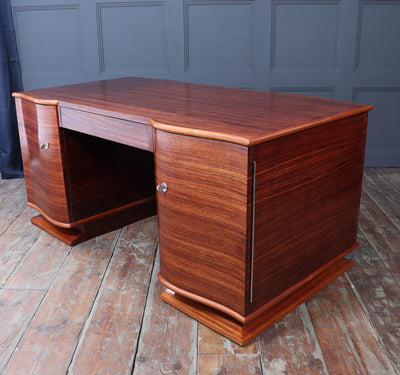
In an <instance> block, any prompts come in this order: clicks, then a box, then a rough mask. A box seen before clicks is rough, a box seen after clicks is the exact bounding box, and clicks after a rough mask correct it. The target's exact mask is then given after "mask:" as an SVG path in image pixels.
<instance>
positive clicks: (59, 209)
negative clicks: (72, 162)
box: [15, 98, 71, 223]
mask: <svg viewBox="0 0 400 375" xmlns="http://www.w3.org/2000/svg"><path fill="white" fill-rule="evenodd" d="M15 103H16V109H17V116H18V127H19V136H20V142H21V152H22V159H23V165H24V174H25V182H26V191H27V196H28V204H29V205H30V206H32V207H34V208H38V207H40V209H41V210H42V212H44V213H45V214H46V215H47V216H48V217H51V218H52V219H54V220H55V221H57V222H64V223H67V222H70V220H71V212H70V210H69V207H70V206H69V200H68V198H69V197H68V194H67V190H66V178H67V177H66V175H65V173H66V170H65V168H64V166H65V158H64V153H63V145H62V143H61V134H60V132H61V130H60V129H59V127H58V114H57V107H56V106H52V105H44V104H35V103H32V102H30V101H27V100H25V99H21V98H16V100H15ZM39 124H40V126H39ZM44 143H48V149H47V150H46V149H41V147H40V145H41V144H44Z"/></svg>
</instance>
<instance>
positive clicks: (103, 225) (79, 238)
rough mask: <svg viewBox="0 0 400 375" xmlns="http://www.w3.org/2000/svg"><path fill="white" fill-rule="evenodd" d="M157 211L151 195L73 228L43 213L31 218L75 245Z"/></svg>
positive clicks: (35, 222) (37, 224) (60, 238)
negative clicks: (54, 221)
mask: <svg viewBox="0 0 400 375" xmlns="http://www.w3.org/2000/svg"><path fill="white" fill-rule="evenodd" d="M156 213H157V211H156V201H155V198H153V197H151V198H148V199H143V200H141V201H138V202H134V203H133V204H131V205H127V206H125V207H122V208H118V209H115V210H112V211H108V212H105V213H102V214H99V215H97V216H94V217H92V218H89V219H87V220H85V221H82V222H80V223H77V225H76V226H73V227H71V228H63V227H61V226H57V225H54V224H52V223H51V222H50V221H48V220H46V218H45V217H43V216H42V215H38V216H35V217H33V218H31V222H32V223H33V224H35V225H36V226H38V227H39V228H40V229H43V230H44V231H46V232H47V233H49V234H51V235H52V236H54V237H56V238H58V239H59V240H61V241H63V242H65V243H66V244H67V245H70V246H73V245H77V244H79V243H81V242H83V241H87V240H89V239H91V238H94V237H96V236H100V235H102V234H104V233H107V232H110V231H113V230H115V229H118V228H121V227H123V226H125V225H128V224H131V223H133V222H135V221H138V220H141V219H144V218H146V217H149V216H153V215H156ZM71 226H72V224H71Z"/></svg>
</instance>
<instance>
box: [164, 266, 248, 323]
mask: <svg viewBox="0 0 400 375" xmlns="http://www.w3.org/2000/svg"><path fill="white" fill-rule="evenodd" d="M158 279H159V280H160V282H161V284H163V285H164V286H165V287H166V288H167V289H169V290H170V291H172V292H174V293H176V294H178V295H180V296H182V297H185V298H186V299H188V300H192V301H196V302H199V303H201V304H202V305H206V306H209V307H211V308H212V309H214V310H218V311H221V312H223V313H224V314H226V315H228V316H231V317H232V318H234V319H235V320H237V321H239V322H240V323H244V322H245V320H246V318H245V317H244V316H242V315H240V314H239V313H237V312H236V311H233V310H232V309H230V308H229V307H226V306H224V305H221V304H219V303H217V302H214V301H211V300H209V299H207V298H204V297H201V296H198V295H197V294H194V293H191V292H188V291H186V290H183V289H181V288H178V287H177V286H175V285H173V284H171V283H170V282H168V281H167V280H166V279H165V278H164V277H163V276H162V275H161V273H159V274H158Z"/></svg>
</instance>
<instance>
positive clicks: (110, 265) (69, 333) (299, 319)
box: [0, 168, 400, 375]
mask: <svg viewBox="0 0 400 375" xmlns="http://www.w3.org/2000/svg"><path fill="white" fill-rule="evenodd" d="M399 197H400V168H397V169H393V168H378V169H367V170H366V172H365V178H364V185H363V195H362V204H361V208H360V220H359V228H360V235H359V239H358V242H359V244H360V246H359V248H357V249H356V250H355V251H353V252H352V253H351V254H350V255H349V257H350V258H352V259H353V260H354V261H355V266H354V267H353V268H351V269H350V270H349V271H347V273H346V276H345V277H341V278H340V279H339V280H337V281H336V282H334V283H332V284H331V285H329V286H328V287H327V288H325V289H324V290H323V291H321V292H320V293H318V294H317V295H316V296H315V297H314V298H312V299H311V300H310V301H308V302H307V303H306V304H303V305H301V306H300V307H298V308H297V309H296V310H295V311H293V312H292V313H291V314H289V315H288V316H286V317H285V318H284V319H282V320H281V321H280V322H278V323H277V324H275V325H274V326H272V327H271V328H270V329H269V330H267V331H266V332H264V333H263V334H261V335H260V336H259V337H258V338H257V339H255V340H253V341H252V342H251V343H250V344H249V345H247V346H246V347H244V348H242V347H240V346H238V345H236V344H234V343H232V342H231V341H229V340H228V339H226V338H224V337H222V336H221V335H219V334H217V333H215V332H214V331H212V330H210V329H208V328H207V327H205V326H204V325H202V324H198V323H197V322H196V321H194V320H193V319H191V318H189V317H188V316H186V315H184V314H183V313H181V312H179V311H177V310H175V309H174V308H172V307H171V306H169V305H167V304H166V303H164V302H163V301H161V299H160V294H161V292H162V291H163V289H164V288H163V287H162V285H161V284H160V283H159V282H158V280H157V273H158V271H159V263H158V262H159V259H158V256H157V257H156V259H155V260H154V256H155V251H156V241H157V229H156V218H155V217H154V218H150V219H146V220H144V221H139V222H137V223H135V224H132V225H130V226H127V227H125V228H124V229H123V230H122V231H115V232H112V233H110V234H107V235H105V236H101V237H98V238H97V239H93V240H91V241H88V242H86V243H84V244H81V245H78V246H76V247H73V248H70V247H69V246H66V245H64V244H63V243H61V242H59V241H58V240H55V239H53V238H52V237H50V236H48V235H47V234H46V233H43V232H42V231H41V230H39V229H38V228H37V227H35V226H33V225H32V224H31V223H30V221H29V219H30V217H32V216H33V215H34V214H35V211H34V210H33V209H31V208H27V207H26V206H25V205H26V194H25V190H24V183H23V180H0V372H2V373H3V374H8V375H10V374H11V375H20V374H24V375H25V374H37V375H42V374H45V375H46V374H52V375H63V374H69V375H72V374H74V375H78V374H79V375H87V374H113V375H119V374H124V375H125V374H129V375H130V374H131V373H133V374H136V375H143V374H144V375H146V374H151V375H153V374H154V375H158V374H176V375H180V374H184V375H186V374H189V375H192V374H193V375H194V374H196V375H203V374H207V375H208V374H218V375H223V374H234V375H236V374H246V375H247V374H248V375H251V374H263V375H266V374H268V375H269V374H327V373H329V374H346V375H347V374H349V375H351V374H357V373H359V374H374V375H375V374H397V375H400V359H399V358H400V314H399V311H400V289H399V288H400V227H399V225H398V219H399V218H398V214H399V207H400V202H399Z"/></svg>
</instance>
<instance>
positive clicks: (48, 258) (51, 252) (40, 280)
mask: <svg viewBox="0 0 400 375" xmlns="http://www.w3.org/2000/svg"><path fill="white" fill-rule="evenodd" d="M70 250H71V247H70V246H68V245H66V244H64V243H62V242H60V241H59V240H57V239H56V238H54V237H53V236H50V235H49V234H47V233H46V232H41V234H40V237H39V238H38V240H37V241H36V242H35V243H34V245H33V246H32V248H31V250H30V251H29V253H28V254H27V255H26V256H25V258H24V259H23V260H22V261H21V262H20V263H19V264H18V267H17V268H16V270H15V271H14V273H13V274H12V275H11V276H10V278H9V279H8V281H7V283H6V284H5V286H4V288H6V289H10V288H11V289H42V290H47V289H48V288H49V287H50V286H51V283H52V282H53V279H54V277H55V276H56V274H57V273H58V271H59V270H60V267H61V265H62V264H63V262H64V260H65V258H66V257H67V256H68V254H69V252H70Z"/></svg>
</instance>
